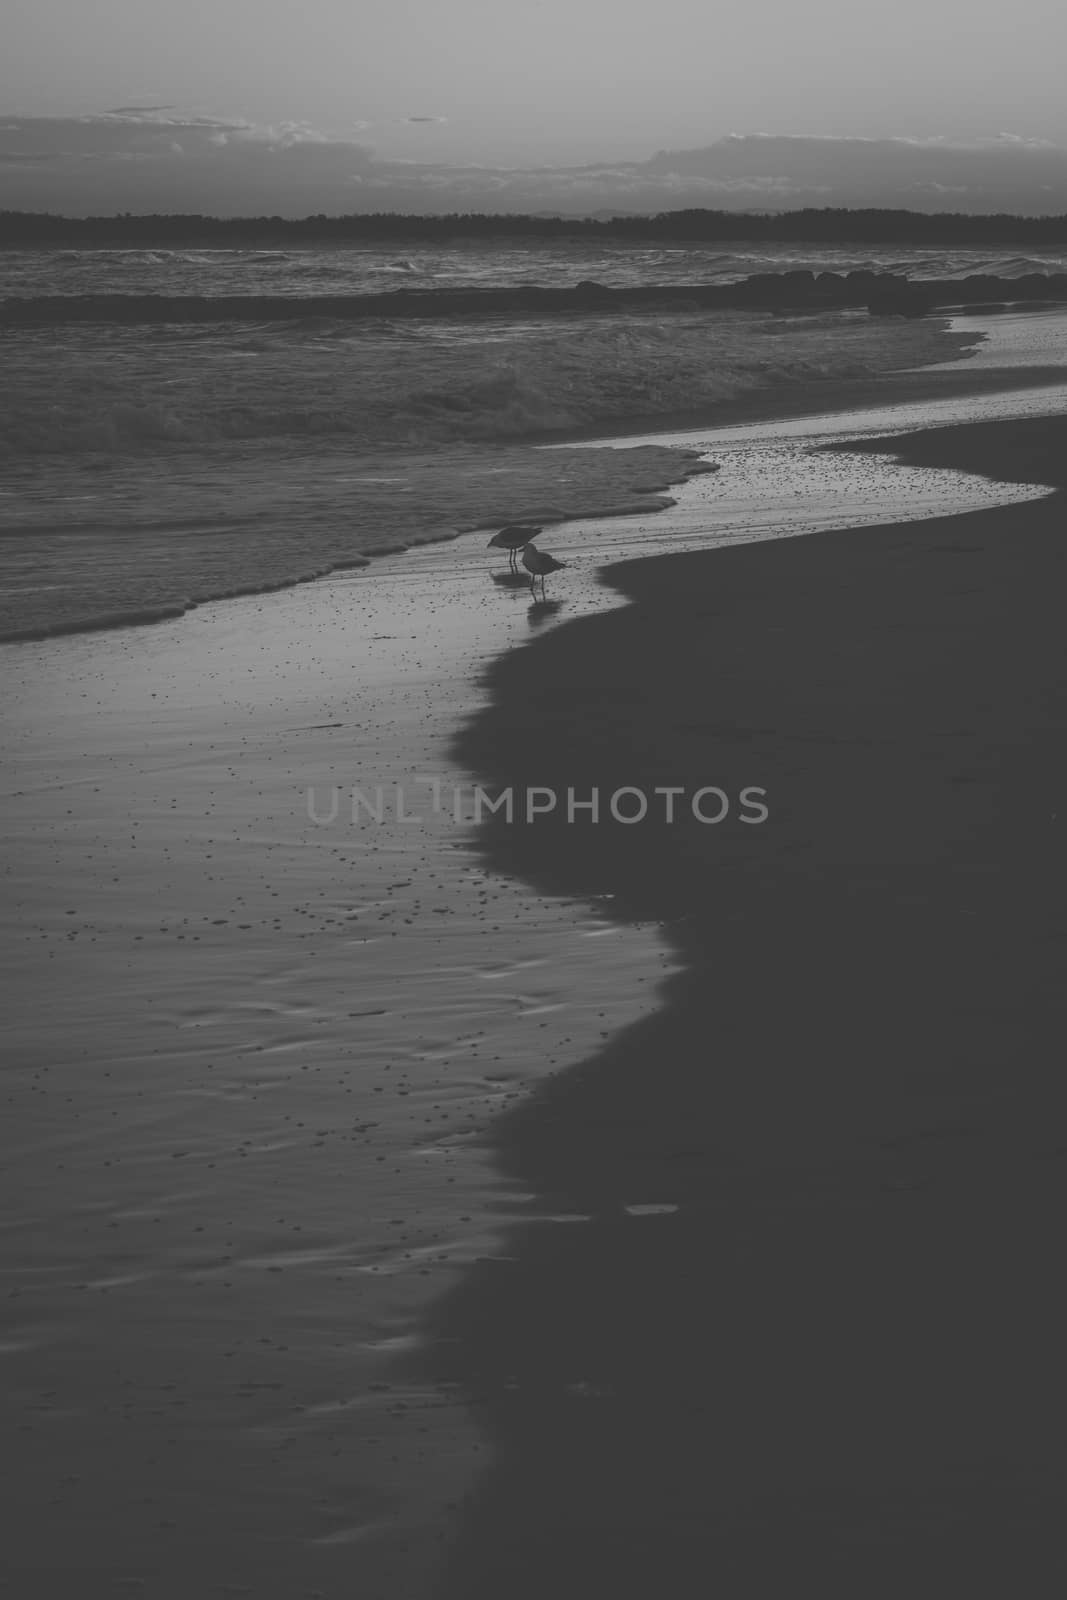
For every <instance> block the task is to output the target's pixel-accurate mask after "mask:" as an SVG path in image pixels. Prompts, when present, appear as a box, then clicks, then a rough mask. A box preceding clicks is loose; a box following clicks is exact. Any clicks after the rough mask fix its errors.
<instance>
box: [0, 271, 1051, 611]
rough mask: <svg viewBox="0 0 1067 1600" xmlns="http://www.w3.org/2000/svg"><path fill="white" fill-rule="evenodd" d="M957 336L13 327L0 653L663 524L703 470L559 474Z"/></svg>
mask: <svg viewBox="0 0 1067 1600" xmlns="http://www.w3.org/2000/svg"><path fill="white" fill-rule="evenodd" d="M1065 261H1067V258H1062V257H1058V256H1057V257H1053V256H1051V255H1048V256H1042V257H1041V258H1033V257H1025V258H1024V257H1020V256H990V255H989V254H988V253H981V252H977V251H974V252H965V251H953V252H950V253H945V254H939V255H932V254H930V253H929V252H923V251H913V252H910V253H909V252H907V251H903V252H902V251H900V250H899V249H898V250H896V251H894V252H892V253H891V254H890V253H885V254H874V255H872V254H871V253H870V252H869V251H860V250H857V251H849V250H848V249H847V248H844V247H837V248H829V249H820V250H818V251H813V252H809V253H808V254H802V253H799V252H798V250H797V248H796V247H795V246H789V247H782V248H781V249H780V250H773V249H768V248H761V249H760V250H759V251H758V252H746V251H745V250H744V248H743V247H740V246H739V247H737V248H736V249H735V250H734V251H731V252H724V251H721V250H717V251H715V250H708V249H702V248H691V249H687V248H684V247H683V248H672V249H661V248H642V247H634V246H612V245H609V246H601V245H598V246H596V247H595V248H590V247H589V246H586V245H582V244H579V245H574V244H562V245H558V246H556V245H553V246H552V247H550V248H549V247H538V246H530V245H527V244H525V243H524V244H522V245H518V244H515V245H511V244H504V245H500V244H493V245H492V246H486V245H470V246H464V247H459V248H454V249H447V250H443V249H440V248H434V249H427V250H412V249H411V248H410V247H408V248H406V249H405V251H404V253H403V254H398V253H396V252H395V251H391V250H389V249H373V250H372V249H358V250H355V249H346V250H304V251H298V250H172V251H163V250H127V251H115V250H95V251H94V250H57V251H47V252H45V251H17V250H16V251H7V252H4V253H3V255H2V256H0V299H6V298H22V297H27V296H40V295H69V296H78V295H90V294H100V293H109V294H145V293H152V294H161V295H199V296H207V297H213V296H217V295H222V294H245V295H248V294H252V295H256V294H263V295H267V294H270V295H299V296H310V297H314V296H315V295H320V294H321V295H327V294H329V295H336V294H360V293H371V292H378V291H381V290H382V289H384V288H388V287H395V286H397V285H399V284H409V285H410V286H412V287H419V288H432V287H440V288H455V287H463V286H479V287H486V286H490V285H498V286H516V285H518V284H530V283H536V284H543V285H546V286H552V285H555V286H560V285H565V284H574V283H577V282H579V281H581V280H582V279H595V280H597V281H599V282H602V283H605V284H609V285H613V286H622V285H629V284H651V283H655V284H664V283H674V284H681V283H714V282H730V281H735V280H737V279H739V278H744V277H747V276H749V275H750V274H752V273H754V272H766V271H772V270H777V271H787V270H792V269H795V268H801V267H806V268H811V269H813V270H816V271H819V270H832V271H839V272H844V271H849V270H852V269H858V268H865V267H866V268H873V269H875V270H881V271H886V270H894V271H897V272H900V273H903V274H906V275H908V276H912V277H915V278H923V277H946V276H956V275H962V274H965V273H967V272H990V273H996V274H997V275H999V276H1001V277H1011V276H1021V275H1022V274H1023V273H1026V272H1032V271H1057V270H1064V268H1065ZM959 346H960V340H959V338H955V339H953V338H952V337H951V336H948V335H947V334H946V333H945V328H944V323H943V322H940V321H936V320H930V321H922V322H902V321H898V320H895V319H893V320H888V321H886V320H872V319H871V318H869V317H868V316H867V314H866V313H865V312H860V311H838V312H819V313H814V314H805V315H796V316H783V315H780V314H775V313H772V312H764V311H717V312H710V313H709V312H707V311H696V310H689V311H685V310H678V311H673V312H670V313H665V312H662V311H658V310H652V311H648V312H642V313H640V314H633V315H627V316H625V317H620V316H618V315H606V314H584V313H583V314H580V315H569V316H567V317H560V318H559V319H557V320H543V319H542V320H521V319H514V318H503V317H484V318H469V319H456V318H452V319H447V318H442V319H440V320H438V321H432V322H418V323H411V322H402V321H401V322H395V323H393V322H389V321H386V320H377V321H367V322H360V323H353V322H339V321H334V320H331V319H329V318H325V317H316V316H314V315H313V314H310V313H308V314H303V315H301V316H299V317H296V318H294V319H293V320H291V321H288V322H267V321H264V322H263V323H255V322H247V321H245V322H241V323H239V324H238V323H212V324H207V323H202V324H197V323H182V324H181V325H178V324H167V323H162V324H157V325H152V326H147V327H142V326H129V327H127V326H115V325H105V324H96V323H84V324H83V323H78V324H70V325H68V324H63V325H59V324H57V325H55V326H48V325H44V326H40V325H38V326H33V327H17V326H6V327H2V328H0V360H2V362H3V373H4V382H3V385H2V390H0V638H8V639H10V638H17V637H33V636H39V635H43V634H46V633H49V632H55V631H70V630H77V629H81V628H89V627H96V626H100V625H106V624H108V623H112V622H119V621H131V620H138V619H140V620H149V619H153V618H159V617H163V616H167V615H174V614H177V613H179V612H181V611H183V610H185V609H187V608H188V607H189V606H191V605H195V604H197V603H200V602H202V601H204V600H206V599H210V598H218V597H221V596H224V595H228V594H234V593H240V592H246V591H249V590H256V589H267V588H271V587H275V586H278V585H282V584H286V583H291V582H295V581H299V580H300V579H303V578H308V577H312V576H315V575H318V574H320V573H322V572H325V571H329V570H331V569H333V568H336V567H340V566H345V565H350V566H351V565H360V564H362V563H364V562H366V561H367V560H369V559H371V558H372V557H373V556H374V555H376V554H380V553H382V552H384V551H390V550H397V549H402V548H404V547H406V546H413V545H417V544H422V543H426V542H429V541H434V540H438V539H446V538H450V537H453V536H454V535H455V534H456V533H457V532H462V531H467V530H470V529H472V528H477V527H492V526H495V525H497V524H499V523H501V522H506V521H509V520H518V519H532V520H537V521H543V522H554V521H559V520H563V519H564V518H566V517H567V516H569V515H578V514H581V515H586V516H588V515H592V514H595V513H598V512H599V513H610V512H615V511H619V510H623V509H627V508H633V509H642V508H644V509H650V508H652V506H654V504H656V503H657V500H656V496H657V495H660V494H661V492H662V490H663V489H664V488H665V487H666V486H667V485H668V484H670V483H671V482H672V481H675V480H676V479H677V478H679V477H680V476H682V474H683V472H684V466H685V458H684V456H683V455H682V454H681V453H680V452H679V451H677V450H670V449H668V448H665V447H659V446H657V445H655V444H648V445H645V446H643V447H642V448H641V449H640V450H634V451H628V452H615V451H612V452H604V451H601V450H595V449H589V448H585V449H583V448H575V449H573V450H568V451H566V452H560V451H545V450H542V449H538V448H537V445H538V441H539V440H546V439H549V438H551V439H559V438H560V437H565V436H567V435H568V434H569V435H571V436H572V437H574V436H578V435H584V436H586V437H589V436H591V435H593V434H595V433H597V432H600V433H603V434H604V435H609V434H612V433H621V432H625V431H626V429H627V425H628V424H631V423H633V422H634V421H636V420H640V421H641V423H642V424H644V425H646V426H647V425H648V423H649V422H650V421H651V420H654V419H655V418H657V417H663V418H664V419H667V418H670V417H677V416H678V415H681V414H698V413H700V411H701V410H702V409H705V410H710V409H711V408H714V409H715V412H716V415H717V417H718V419H719V420H720V421H722V420H724V408H728V406H729V402H730V401H731V400H733V399H736V398H739V397H741V396H746V395H751V394H753V393H756V392H759V391H760V390H767V389H772V388H773V389H789V388H791V387H800V386H806V387H809V388H810V387H811V386H812V385H818V384H819V383H820V382H822V381H824V380H830V379H835V378H850V377H851V378H863V377H866V376H872V375H874V374H876V373H878V372H882V371H886V370H889V369H894V368H907V367H914V366H920V365H924V364H928V363H932V362H936V361H938V360H942V359H945V358H947V357H949V356H951V355H953V354H954V353H956V352H957V350H958V349H959Z"/></svg>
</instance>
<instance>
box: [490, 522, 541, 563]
mask: <svg viewBox="0 0 1067 1600" xmlns="http://www.w3.org/2000/svg"><path fill="white" fill-rule="evenodd" d="M541 531H542V530H541V529H540V528H535V527H533V526H532V525H529V524H527V523H524V522H509V523H508V526H507V527H506V528H501V530H500V532H499V533H494V535H493V537H492V538H491V539H490V541H489V545H488V548H489V549H490V550H492V549H493V548H496V549H497V550H506V551H507V553H508V565H509V566H510V568H511V570H512V572H518V570H519V569H518V565H517V564H516V561H515V556H516V554H517V552H518V551H520V550H522V549H523V548H524V547H525V546H526V545H528V544H529V542H530V540H531V539H536V538H537V535H538V534H539V533H540V532H541Z"/></svg>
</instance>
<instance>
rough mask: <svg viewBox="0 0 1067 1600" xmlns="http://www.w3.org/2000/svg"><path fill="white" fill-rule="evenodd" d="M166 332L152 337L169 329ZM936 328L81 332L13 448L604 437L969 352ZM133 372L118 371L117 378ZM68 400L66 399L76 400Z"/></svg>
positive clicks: (38, 355)
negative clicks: (641, 424)
mask: <svg viewBox="0 0 1067 1600" xmlns="http://www.w3.org/2000/svg"><path fill="white" fill-rule="evenodd" d="M154 333H155V330H153V334H154ZM959 344H960V340H959V338H955V339H953V340H951V341H950V340H949V339H947V338H946V337H945V335H944V332H943V330H942V327H941V325H940V324H939V323H937V322H934V321H929V322H909V323H903V322H896V321H879V320H874V319H871V318H868V317H866V316H860V315H853V314H836V313H835V314H824V315H822V316H810V315H809V316H803V317H800V316H797V317H787V316H770V315H767V314H764V313H729V314H717V315H714V316H708V315H701V314H698V313H688V314H684V315H674V316H669V317H646V318H641V319H633V320H624V319H618V318H600V319H598V318H593V317H590V318H586V319H575V320H574V321H573V322H571V323H569V324H567V325H565V326H561V325H559V324H553V325H548V326H545V325H538V324H508V323H500V324H497V325H495V326H493V327H488V328H487V327H484V326H482V327H478V328H473V327H471V326H470V325H460V324H454V325H451V326H439V327H436V328H435V329H434V331H433V333H432V335H430V334H429V333H428V332H426V331H422V332H416V331H414V330H413V329H412V328H411V327H410V326H406V327H397V328H391V327H390V326H389V325H388V324H384V323H382V324H377V325H375V326H374V327H373V328H368V327H357V328H353V326H352V325H351V324H330V323H328V322H324V323H322V324H321V325H316V324H312V325H308V324H300V325H299V326H290V325H280V326H278V325H264V326H262V327H259V328H255V329H251V330H249V331H248V332H247V333H242V334H241V336H240V337H235V335H234V333H233V331H232V330H230V331H228V332H226V333H225V334H224V335H223V336H216V337H212V338H208V337H206V336H205V334H204V332H203V330H197V336H196V337H193V338H186V337H184V336H182V337H177V338H175V339H174V340H171V341H169V342H165V343H164V344H163V345H162V346H161V345H160V343H159V341H158V339H157V338H155V337H151V338H149V337H146V336H144V335H143V334H141V333H139V332H138V331H137V330H131V329H121V330H117V329H106V330H95V331H94V330H90V329H81V328H79V329H77V330H73V331H72V332H71V333H70V334H69V335H68V337H67V339H66V342H65V343H62V344H54V343H53V341H51V340H45V339H44V338H39V339H36V340H35V339H29V338H27V339H26V340H25V344H24V347H23V354H24V359H23V361H22V364H21V367H20V365H19V363H18V361H12V360H11V359H10V358H11V355H12V351H13V350H15V349H16V348H17V347H18V340H12V341H9V348H8V356H9V360H8V363H7V376H8V387H7V389H6V391H5V392H4V393H3V394H0V453H3V454H4V455H5V456H6V457H7V459H8V460H11V459H18V458H20V457H36V456H47V455H62V454H72V453H73V454H81V453H96V454H98V455H101V456H104V457H108V456H121V455H134V454H136V455H144V454H152V453H159V452H173V451H182V450H184V451H189V450H195V449H197V448H204V447H211V446H221V445H225V444H226V443H227V442H230V441H238V440H256V439H264V440H266V439H283V438H289V439H293V440H300V439H311V438H318V439H325V438H337V439H338V440H348V441H350V442H351V443H352V444H353V445H372V446H375V447H380V446H386V447H388V446H394V445H395V446H433V445H447V444H455V443H470V444H476V443H492V442H503V441H513V440H522V439H536V438H538V437H543V436H545V435H552V434H555V435H559V434H564V433H574V432H588V431H589V430H590V429H591V428H599V427H603V428H604V430H605V431H608V430H610V429H611V428H612V427H613V426H616V425H619V426H621V425H625V424H626V423H627V422H628V421H630V420H632V419H635V418H641V419H647V418H653V417H656V416H664V415H679V414H682V413H685V412H695V411H699V410H700V409H702V408H707V407H709V406H718V405H720V404H721V403H723V402H726V401H729V400H730V399H732V398H735V397H736V396H739V395H742V394H747V393H750V392H752V391H753V390H757V389H766V388H770V387H785V388H789V387H794V386H799V385H810V384H813V383H815V384H818V383H821V382H825V381H829V380H831V379H834V378H862V377H866V376H869V375H871V374H873V373H875V372H877V371H880V370H883V369H885V368H887V367H890V366H907V365H918V364H921V363H922V362H924V361H931V360H938V359H943V358H945V357H946V356H952V355H954V354H956V353H957V351H958V348H959ZM116 374H117V376H116ZM60 397H62V398H60Z"/></svg>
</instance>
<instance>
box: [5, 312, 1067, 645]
mask: <svg viewBox="0 0 1067 1600" xmlns="http://www.w3.org/2000/svg"><path fill="white" fill-rule="evenodd" d="M973 337H974V336H973V335H968V336H957V344H956V348H957V349H958V350H959V349H960V348H961V347H963V357H964V359H966V358H967V356H968V354H970V352H968V351H967V349H966V345H967V344H968V342H970V341H971V340H973ZM978 348H979V350H980V349H981V346H979V347H978ZM975 353H976V352H975ZM1062 382H1063V370H1062V369H1061V368H1056V367H1042V366H1028V367H1017V368H1014V369H1011V370H1009V371H1004V370H994V371H988V370H982V369H981V368H978V369H976V370H974V371H970V372H969V371H967V370H951V371H943V372H942V371H937V370H932V369H930V368H926V367H919V368H913V369H907V370H905V371H900V370H899V369H897V370H894V369H889V370H887V371H885V372H882V373H876V374H874V375H871V376H866V377H863V378H860V379H826V380H822V381H821V382H815V383H813V384H810V385H804V386H796V385H782V386H778V387H776V388H770V389H766V390H760V391H758V392H751V393H749V394H747V395H746V394H741V395H737V396H734V397H732V398H730V399H728V400H724V401H722V402H719V403H717V404H715V405H709V406H705V407H701V408H700V410H699V411H698V412H684V413H670V414H660V415H652V416H647V415H646V416H633V417H627V418H615V419H613V420H612V422H611V423H610V425H599V424H598V425H594V426H590V427H588V428H579V429H574V428H572V429H564V430H551V431H546V432H544V433H542V434H538V435H535V436H532V437H530V438H529V439H527V440H524V441H522V445H523V446H524V447H526V448H533V449H557V448H566V447H573V448H575V449H581V448H583V447H588V446H591V445H604V444H608V443H611V442H613V441H619V442H621V443H623V444H625V441H626V440H628V439H630V438H632V437H635V436H638V435H645V436H647V443H648V446H649V447H651V448H654V449H656V448H658V449H659V450H660V451H670V453H671V454H673V455H674V456H676V457H677V460H676V463H674V464H672V465H667V464H666V463H663V462H658V463H656V464H652V465H650V466H649V467H648V468H640V467H639V466H638V464H637V463H636V462H635V470H634V471H631V472H630V473H629V477H630V479H631V480H635V479H636V481H631V482H630V483H629V484H628V485H627V484H626V483H625V481H624V480H623V481H621V482H620V483H619V485H618V488H617V489H615V494H617V493H618V490H619V489H623V490H628V492H629V493H630V495H632V497H633V498H632V500H631V501H629V502H624V503H621V504H620V503H619V501H618V500H617V499H615V498H605V499H603V500H600V501H598V500H597V498H596V492H595V491H592V490H589V491H583V492H582V494H581V495H580V497H579V498H578V499H577V500H575V501H574V502H573V503H572V504H571V505H569V506H555V507H552V508H550V509H551V511H552V512H553V514H552V515H550V516H546V515H545V508H544V507H538V506H532V507H530V506H522V507H521V508H520V509H519V510H517V511H514V512H512V513H511V514H510V515H509V516H508V517H502V518H499V519H494V520H485V521H480V522H476V523H472V524H463V525H457V526H455V527H452V528H449V529H447V530H441V531H438V532H431V533H427V534H426V536H425V537H420V538H419V539H417V540H415V541H412V542H410V543H408V544H400V545H396V546H394V547H388V548H383V549H382V550H381V551H367V552H354V553H353V554H352V555H351V556H349V557H346V558H344V559H340V560H337V561H332V562H329V563H327V564H325V565H322V566H317V567H315V568H314V569H312V570H311V571H306V570H305V571H303V572H299V571H298V572H294V573H293V575H292V576H286V577H282V578H279V577H277V576H276V575H275V576H271V577H270V578H267V577H265V578H264V580H263V581H262V582H261V583H248V584H242V585H240V586H238V587H232V586H229V585H228V586H226V587H225V588H223V589H220V591H219V592H217V593H216V592H214V591H213V590H212V589H211V588H210V587H209V588H207V589H205V590H204V592H203V593H200V594H197V595H196V596H195V597H194V598H188V599H185V598H168V599H165V600H161V602H160V603H159V605H158V606H156V605H149V606H139V607H135V608H133V609H131V610H129V611H118V612H115V611H110V612H105V613H102V614H101V615H99V616H95V617H88V618H85V617H80V618H72V619H67V618H60V619H58V620H57V621H55V622H53V623H49V624H42V625H40V626H36V625H35V626H32V627H27V628H14V629H6V630H4V631H2V632H0V647H4V646H7V645H13V644H29V643H39V642H42V641H45V640H48V639H54V638H64V637H69V636H72V635H78V634H82V633H85V634H89V633H99V632H108V631H112V630H115V629H126V628H136V627H144V626H150V625H153V624H157V623H160V622H168V621H172V620H174V619H175V618H176V617H180V616H182V615H186V614H188V613H189V612H191V611H193V610H196V609H197V608H198V607H201V606H203V605H207V604H214V603H217V602H219V601H224V600H228V599H233V598H236V597H242V596H245V595H249V594H269V593H273V592H275V591H277V590H280V589H286V588H291V587H296V586H299V585H302V584H307V583H313V582H316V581H318V580H319V579H322V578H328V577H329V576H330V575H331V574H333V573H337V572H344V571H346V570H350V569H355V568H363V567H367V566H370V565H371V563H372V562H373V561H374V560H376V559H377V558H378V557H379V556H381V555H389V556H393V555H397V554H402V553H403V552H405V551H410V550H413V549H418V548H421V547H422V546H424V545H426V544H432V543H447V542H450V541H452V540H454V539H457V538H460V537H462V536H463V535H465V534H468V533H475V532H480V531H487V530H489V529H491V528H495V527H498V526H500V525H501V523H502V522H504V521H508V520H525V521H533V522H536V521H544V522H545V523H546V524H548V525H550V526H551V527H552V528H556V527H560V526H563V525H565V524H568V523H574V522H576V521H578V520H583V521H584V520H588V519H591V518H607V517H615V516H620V515H634V516H640V515H643V514H645V513H647V512H650V511H654V510H666V509H668V508H669V507H671V506H672V505H674V504H675V500H674V498H673V496H671V495H670V494H669V493H668V492H667V491H669V490H671V489H673V488H676V487H677V486H679V485H680V484H684V483H685V482H686V480H687V479H688V478H689V477H690V476H691V475H692V473H693V471H694V470H698V471H699V470H700V469H699V467H695V465H694V464H695V462H697V461H698V460H699V455H700V452H699V451H694V450H693V449H691V448H688V447H686V446H683V445H679V444H676V445H674V446H670V445H668V444H667V443H666V441H665V440H664V442H663V443H662V444H657V440H658V439H662V438H663V436H665V435H670V434H677V433H679V432H685V431H690V430H700V429H708V430H713V429H714V430H722V429H725V428H733V427H744V426H746V425H749V424H751V423H755V422H774V421H787V420H790V419H793V418H801V417H810V416H821V415H826V416H829V417H832V416H835V415H845V414H847V413H850V412H852V411H857V410H866V409H870V408H872V407H878V406H896V405H905V404H909V403H912V402H914V401H918V400H928V399H945V400H948V399H953V398H959V397H961V396H969V395H983V394H997V393H1010V392H1011V391H1013V390H1017V389H1026V388H1034V387H1039V386H1052V385H1055V384H1057V383H1062ZM490 448H500V447H490ZM504 448H506V447H504ZM609 492H610V491H609Z"/></svg>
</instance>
